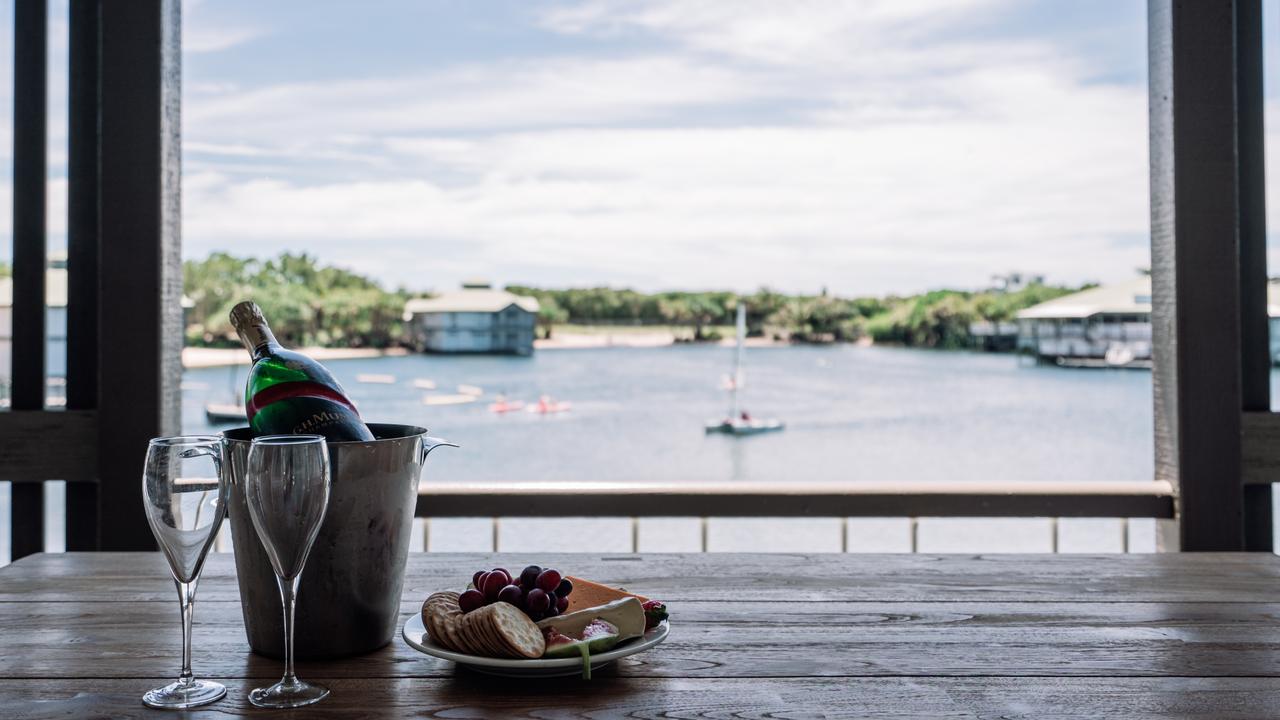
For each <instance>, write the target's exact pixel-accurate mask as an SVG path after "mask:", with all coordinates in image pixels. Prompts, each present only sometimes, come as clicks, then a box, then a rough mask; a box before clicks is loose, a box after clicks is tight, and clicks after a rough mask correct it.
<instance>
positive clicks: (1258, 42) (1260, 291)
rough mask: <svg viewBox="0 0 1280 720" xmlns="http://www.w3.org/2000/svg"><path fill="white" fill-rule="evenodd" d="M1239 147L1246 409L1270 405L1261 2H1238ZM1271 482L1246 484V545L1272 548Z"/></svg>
mask: <svg viewBox="0 0 1280 720" xmlns="http://www.w3.org/2000/svg"><path fill="white" fill-rule="evenodd" d="M1236 106H1237V109H1236V147H1237V152H1236V156H1237V162H1238V163H1239V165H1238V167H1237V178H1238V180H1237V183H1238V188H1239V191H1238V198H1239V199H1238V202H1237V204H1238V210H1239V217H1240V220H1239V222H1240V231H1239V233H1240V350H1241V356H1240V394H1241V409H1242V410H1243V411H1244V412H1267V411H1269V410H1270V409H1271V342H1270V335H1271V332H1270V319H1269V318H1268V314H1267V197H1266V184H1267V183H1266V169H1265V164H1266V162H1265V161H1266V156H1265V143H1264V140H1263V135H1264V134H1263V122H1262V121H1263V90H1262V3H1261V2H1257V1H1256V0H1248V1H1242V2H1238V3H1237V4H1236ZM1273 523H1274V521H1273V519H1272V510H1271V485H1270V484H1255V485H1248V484H1246V485H1245V486H1244V539H1245V549H1246V550H1257V551H1270V550H1272V548H1273V544H1274V540H1273V538H1272V527H1273Z"/></svg>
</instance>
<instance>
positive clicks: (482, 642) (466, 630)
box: [458, 608, 494, 657]
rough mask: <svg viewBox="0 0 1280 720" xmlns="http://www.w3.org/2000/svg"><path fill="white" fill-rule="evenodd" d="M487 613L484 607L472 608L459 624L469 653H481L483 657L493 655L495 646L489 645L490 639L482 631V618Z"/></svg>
mask: <svg viewBox="0 0 1280 720" xmlns="http://www.w3.org/2000/svg"><path fill="white" fill-rule="evenodd" d="M484 615H485V613H484V608H478V609H476V610H472V611H471V612H469V613H467V614H466V615H463V616H462V623H461V624H460V625H459V626H458V627H459V629H460V630H461V631H462V637H463V638H464V639H465V641H466V647H467V653H468V654H470V655H480V656H482V657H492V656H493V654H494V653H493V648H491V647H490V646H489V642H488V639H487V638H485V636H484V633H483V632H481V629H480V623H481V622H482V620H481V618H483V617H484Z"/></svg>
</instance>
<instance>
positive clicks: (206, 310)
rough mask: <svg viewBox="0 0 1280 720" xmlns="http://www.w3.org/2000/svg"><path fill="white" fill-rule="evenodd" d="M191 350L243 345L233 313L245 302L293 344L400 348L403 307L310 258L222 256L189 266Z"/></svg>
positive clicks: (185, 268)
mask: <svg viewBox="0 0 1280 720" xmlns="http://www.w3.org/2000/svg"><path fill="white" fill-rule="evenodd" d="M182 281H183V294H184V295H185V296H186V297H187V298H188V299H189V300H190V301H191V302H190V304H189V307H188V308H187V309H186V324H187V330H186V334H187V337H186V340H187V344H188V345H209V346H225V345H235V344H238V341H237V340H236V335H235V329H234V328H232V327H231V320H230V319H229V317H228V315H229V313H230V311H231V308H232V307H233V306H234V305H235V304H236V303H238V302H240V301H241V300H246V299H251V300H253V301H254V302H256V303H258V305H259V306H260V307H261V308H262V311H263V313H264V314H265V315H266V317H267V321H268V322H269V323H270V324H271V331H272V332H273V333H275V335H276V337H277V338H279V339H280V341H281V342H282V343H284V344H286V345H292V346H307V345H311V346H329V347H375V348H386V347H394V346H396V345H399V344H400V340H401V338H402V337H403V333H404V329H403V327H402V325H403V320H402V317H403V315H404V304H405V301H406V300H408V299H409V298H410V297H411V295H410V294H409V293H407V292H405V291H404V290H396V291H392V292H388V291H386V290H384V289H383V288H382V287H381V286H380V285H379V284H378V283H377V282H375V281H374V280H372V279H370V278H367V277H365V276H363V275H359V274H357V273H354V272H351V271H350V270H344V269H342V268H337V267H329V266H322V265H321V264H320V263H319V262H317V260H316V259H315V258H314V257H312V256H310V255H308V254H306V253H301V254H294V253H283V254H281V255H279V256H278V257H275V258H271V259H267V260H258V259H256V258H240V257H235V256H233V255H230V254H228V253H223V252H215V253H213V254H211V255H209V257H207V258H205V259H204V260H188V261H186V262H184V263H183V264H182Z"/></svg>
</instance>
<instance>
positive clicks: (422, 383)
mask: <svg viewBox="0 0 1280 720" xmlns="http://www.w3.org/2000/svg"><path fill="white" fill-rule="evenodd" d="M413 386H414V387H416V388H418V389H419V390H435V389H436V381H435V380H428V379H426V378H416V379H415V380H414V381H413Z"/></svg>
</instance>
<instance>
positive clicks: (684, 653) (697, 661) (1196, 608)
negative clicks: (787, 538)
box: [0, 597, 1280, 679]
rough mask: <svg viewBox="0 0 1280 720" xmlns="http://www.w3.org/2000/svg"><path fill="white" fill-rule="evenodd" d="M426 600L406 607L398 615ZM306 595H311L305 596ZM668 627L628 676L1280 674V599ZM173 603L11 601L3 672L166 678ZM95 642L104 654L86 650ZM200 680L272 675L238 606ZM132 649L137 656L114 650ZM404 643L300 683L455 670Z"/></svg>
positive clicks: (625, 667)
mask: <svg viewBox="0 0 1280 720" xmlns="http://www.w3.org/2000/svg"><path fill="white" fill-rule="evenodd" d="M421 601H422V598H416V599H415V600H414V601H409V598H408V597H406V602H405V603H403V605H402V612H401V616H400V624H401V625H403V623H404V622H405V621H406V620H408V619H409V618H410V617H411V616H412V615H414V614H416V613H417V612H418V611H419V608H420V606H421ZM304 602H305V601H304ZM668 606H669V608H670V609H671V613H672V617H673V618H674V620H673V625H672V631H671V636H670V637H669V638H668V640H667V641H666V642H665V643H664V644H663V645H662V646H661V648H660V649H659V650H657V651H654V652H651V653H647V654H645V655H643V656H637V657H636V658H634V659H630V660H628V661H626V662H624V663H622V664H621V665H619V667H618V668H617V671H616V674H617V675H619V676H629V677H722V678H731V677H759V678H776V677H798V676H807V677H876V676H918V677H929V676H933V677H937V676H949V677H962V676H992V675H999V676H1006V677H1014V676H1017V677H1032V676H1041V675H1053V676H1058V677H1109V676H1113V675H1126V676H1132V677H1170V676H1174V677H1176V676H1200V677H1239V676H1248V677H1280V628H1277V627H1276V623H1275V617H1276V614H1277V613H1278V612H1280V605H1278V604H1274V603H1268V604H1254V603H1201V604H1181V603H1105V602H1099V603H1061V604H1060V603H1004V602H912V603H897V602H894V603H879V602H873V603H868V602H791V603H786V602H784V603H779V602H777V601H774V600H769V601H753V600H740V601H731V602H725V601H714V602H706V601H701V602H699V601H694V602H685V601H680V602H671V603H668ZM176 610H177V606H176V598H175V599H174V600H172V601H168V602H165V601H153V602H145V603H138V602H95V603H92V604H90V603H5V604H0V646H2V647H4V648H5V649H6V652H5V654H4V655H3V656H0V678H21V677H44V678H74V677H103V678H107V677H113V678H129V677H157V676H163V675H165V674H166V673H168V672H170V671H171V670H172V666H173V663H174V658H175V657H177V655H178V654H179V653H180V651H181V644H180V643H181V639H180V634H179V632H178V629H179V626H178V623H177V612H176ZM86 647H91V648H93V650H92V652H86ZM193 652H194V656H193V661H194V663H195V666H196V668H197V669H198V671H199V672H200V673H201V674H203V675H208V676H211V677H218V678H224V679H225V678H241V677H269V676H270V675H271V674H272V672H273V670H274V668H275V667H277V666H278V662H277V661H274V660H270V659H267V658H263V657H259V656H256V655H254V654H252V653H250V652H249V650H248V646H247V644H246V641H245V635H244V626H243V623H242V621H241V610H240V603H239V602H236V601H207V600H203V599H202V600H201V601H200V602H199V603H198V604H197V606H196V625H195V634H194V641H193ZM123 658H128V662H119V661H117V659H123ZM453 670H454V668H453V666H452V665H451V664H450V663H448V662H445V661H441V660H437V659H434V658H430V657H428V656H424V655H422V654H420V653H418V652H417V651H416V650H414V649H413V648H411V647H409V646H408V645H407V644H405V643H403V642H401V641H400V640H399V638H398V637H397V638H396V639H395V640H394V641H393V642H392V643H391V644H390V645H388V646H387V647H385V648H382V649H380V650H378V651H375V652H372V653H368V654H365V655H361V656H358V657H353V658H348V659H344V660H339V661H323V662H306V661H303V662H300V664H299V667H298V671H299V673H300V674H301V675H302V676H303V677H309V678H317V679H327V678H344V677H345V678H377V677H384V678H391V677H449V676H450V675H452V674H453Z"/></svg>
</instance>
